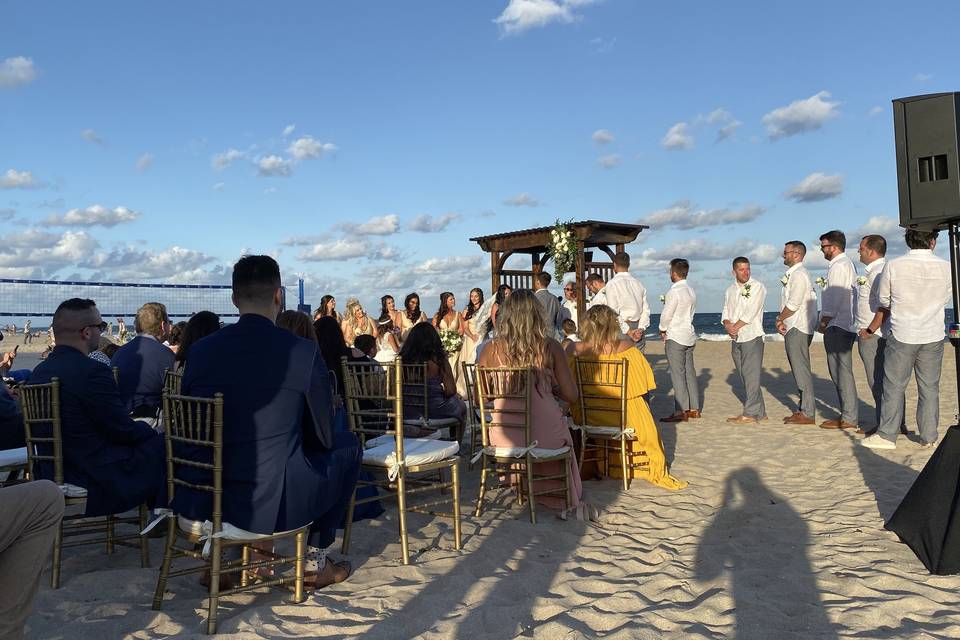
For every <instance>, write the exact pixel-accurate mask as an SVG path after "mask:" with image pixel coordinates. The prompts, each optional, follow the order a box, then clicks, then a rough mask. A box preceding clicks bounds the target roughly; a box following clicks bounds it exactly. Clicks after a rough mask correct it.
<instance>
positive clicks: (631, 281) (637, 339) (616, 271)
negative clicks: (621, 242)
mask: <svg viewBox="0 0 960 640" xmlns="http://www.w3.org/2000/svg"><path fill="white" fill-rule="evenodd" d="M605 290H606V294H607V306H608V307H610V308H611V309H613V310H614V311H616V312H617V316H618V317H619V318H620V324H621V327H622V326H623V325H626V331H625V332H626V335H627V337H629V338H630V339H631V340H633V341H634V343H635V344H636V345H637V349H640V351H644V350H646V348H647V341H646V337H645V336H644V334H645V333H646V331H647V327H648V326H650V305H649V304H647V289H646V288H645V287H644V286H643V284H641V282H640V281H639V280H637V279H636V278H635V277H633V276H632V275H630V256H629V255H628V254H626V253H624V252H623V251H621V252H620V253H617V254H616V255H614V256H613V277H612V278H610V282H608V283H607V286H606V287H605Z"/></svg>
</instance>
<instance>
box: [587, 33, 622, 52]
mask: <svg viewBox="0 0 960 640" xmlns="http://www.w3.org/2000/svg"><path fill="white" fill-rule="evenodd" d="M590 44H591V45H593V47H594V49H593V50H594V52H595V53H601V54H602V53H610V52H611V51H613V48H614V47H615V46H616V45H617V38H616V36H614V37H612V38H592V39H591V40H590Z"/></svg>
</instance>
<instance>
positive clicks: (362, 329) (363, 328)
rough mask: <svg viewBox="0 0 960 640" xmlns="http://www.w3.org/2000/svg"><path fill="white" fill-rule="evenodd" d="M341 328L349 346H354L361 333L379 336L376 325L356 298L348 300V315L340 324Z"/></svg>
mask: <svg viewBox="0 0 960 640" xmlns="http://www.w3.org/2000/svg"><path fill="white" fill-rule="evenodd" d="M340 330H341V331H343V338H344V341H345V342H346V345H347V346H348V347H352V346H353V341H354V340H356V339H357V336H359V335H362V334H367V335H371V336H373V337H374V338H376V337H377V327H376V325H374V323H373V320H372V319H371V318H370V316H368V315H367V314H366V312H365V311H364V310H363V306H362V305H361V304H360V301H359V300H357V299H356V298H350V299H349V300H347V316H346V317H345V318H344V319H343V322H342V323H341V324H340Z"/></svg>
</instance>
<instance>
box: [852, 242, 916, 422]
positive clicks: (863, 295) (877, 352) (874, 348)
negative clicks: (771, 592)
mask: <svg viewBox="0 0 960 640" xmlns="http://www.w3.org/2000/svg"><path fill="white" fill-rule="evenodd" d="M859 253H860V263H861V264H862V265H863V267H864V269H863V270H864V275H862V276H860V277H858V278H857V307H856V312H857V313H856V316H857V318H856V320H857V323H856V324H857V351H858V352H859V353H860V359H861V360H862V361H863V371H864V373H866V375H867V384H869V385H870V391H871V392H872V394H873V403H874V404H873V406H874V408H875V414H876V422H875V423H874V426H873V428H867V429H864V428H860V429H857V433H860V434H864V435H868V436H869V435H873V434H874V433H876V431H877V427H878V426H879V425H880V407H881V406H882V404H883V362H884V353H885V352H886V346H887V339H886V336H887V334H888V333H889V332H890V323H889V321H887V320H886V319H885V318H884V317H883V313H882V312H881V311H879V306H880V303H879V300H878V299H877V295H876V294H877V290H876V282H877V277H878V276H879V275H880V273H881V272H883V268H884V266H886V264H887V261H886V259H885V258H884V256H886V255H887V240H886V238H884V237H883V236H878V235H869V236H863V238H862V239H861V240H860V248H859ZM878 314H879V315H880V317H879V318H877V328H876V329H875V330H874V329H871V328H870V325H871V323H872V322H873V319H874V317H876V316H877V315H878ZM900 433H907V427H906V423H903V424H901V425H900Z"/></svg>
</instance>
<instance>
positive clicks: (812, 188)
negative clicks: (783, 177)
mask: <svg viewBox="0 0 960 640" xmlns="http://www.w3.org/2000/svg"><path fill="white" fill-rule="evenodd" d="M841 193H843V176H841V175H839V174H837V175H832V176H828V175H826V174H824V173H820V172H819V171H818V172H816V173H811V174H810V175H808V176H807V177H806V178H804V179H803V180H801V181H800V182H798V183H797V184H795V185H794V186H793V187H791V188H790V190H789V191H787V193H786V194H785V195H786V197H787V198H788V199H790V200H794V201H796V202H819V201H820V200H829V199H830V198H836V197H838V196H839V195H840V194H841Z"/></svg>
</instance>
